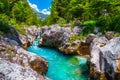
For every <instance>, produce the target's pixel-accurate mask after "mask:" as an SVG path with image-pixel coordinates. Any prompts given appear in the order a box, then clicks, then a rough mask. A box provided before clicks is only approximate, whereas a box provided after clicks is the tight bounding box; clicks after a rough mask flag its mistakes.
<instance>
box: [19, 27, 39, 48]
mask: <svg viewBox="0 0 120 80" xmlns="http://www.w3.org/2000/svg"><path fill="white" fill-rule="evenodd" d="M23 30H25V31H26V35H22V34H19V39H20V41H21V43H22V47H23V48H24V49H27V47H28V46H30V45H32V43H33V41H34V40H35V39H36V38H37V37H38V36H39V35H40V32H39V31H40V30H39V29H38V28H37V27H36V26H31V27H29V28H25V29H23Z"/></svg>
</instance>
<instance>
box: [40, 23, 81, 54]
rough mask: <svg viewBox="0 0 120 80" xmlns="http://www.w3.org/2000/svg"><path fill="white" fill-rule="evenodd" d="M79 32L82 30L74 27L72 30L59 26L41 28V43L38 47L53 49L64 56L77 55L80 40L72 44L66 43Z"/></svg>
mask: <svg viewBox="0 0 120 80" xmlns="http://www.w3.org/2000/svg"><path fill="white" fill-rule="evenodd" d="M81 31H82V29H81V28H80V27H79V26H75V27H74V28H73V29H71V28H70V27H61V26H59V25H52V26H49V27H47V26H46V27H42V28H41V30H40V32H41V37H42V42H40V43H39V46H46V47H54V48H57V49H58V50H59V51H61V52H64V53H65V54H73V53H77V52H76V50H77V48H78V47H79V44H80V42H81V40H76V41H74V42H72V43H70V42H68V41H69V40H70V38H72V36H74V35H78V34H79V33H80V32H81Z"/></svg>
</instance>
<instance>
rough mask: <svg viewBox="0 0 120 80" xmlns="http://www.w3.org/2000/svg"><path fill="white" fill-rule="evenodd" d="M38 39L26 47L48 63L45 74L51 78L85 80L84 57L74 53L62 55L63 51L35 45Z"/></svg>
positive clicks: (86, 77)
mask: <svg viewBox="0 0 120 80" xmlns="http://www.w3.org/2000/svg"><path fill="white" fill-rule="evenodd" d="M37 44H38V41H35V42H34V43H33V45H32V46H30V47H28V51H30V52H34V53H35V54H37V55H39V56H42V57H44V58H45V59H46V60H47V61H48V63H49V67H48V72H47V74H46V76H47V77H49V78H50V79H51V80H87V79H88V66H87V64H86V61H87V60H86V58H83V57H80V56H75V55H69V56H68V55H63V53H61V52H59V51H57V50H55V49H51V48H45V47H37Z"/></svg>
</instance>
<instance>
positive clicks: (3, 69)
mask: <svg viewBox="0 0 120 80" xmlns="http://www.w3.org/2000/svg"><path fill="white" fill-rule="evenodd" d="M0 80H46V79H45V77H43V76H41V75H38V74H37V73H36V72H35V71H33V70H32V69H31V68H29V67H23V66H20V65H18V64H14V63H11V62H9V61H6V60H4V59H0Z"/></svg>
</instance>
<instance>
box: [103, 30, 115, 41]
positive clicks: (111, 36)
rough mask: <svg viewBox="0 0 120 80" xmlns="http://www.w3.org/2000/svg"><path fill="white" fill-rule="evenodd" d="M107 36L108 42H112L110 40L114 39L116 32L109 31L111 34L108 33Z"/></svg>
mask: <svg viewBox="0 0 120 80" xmlns="http://www.w3.org/2000/svg"><path fill="white" fill-rule="evenodd" d="M105 36H106V38H107V39H108V40H110V39H112V38H113V37H114V32H112V31H109V32H107V33H106V35H105Z"/></svg>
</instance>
